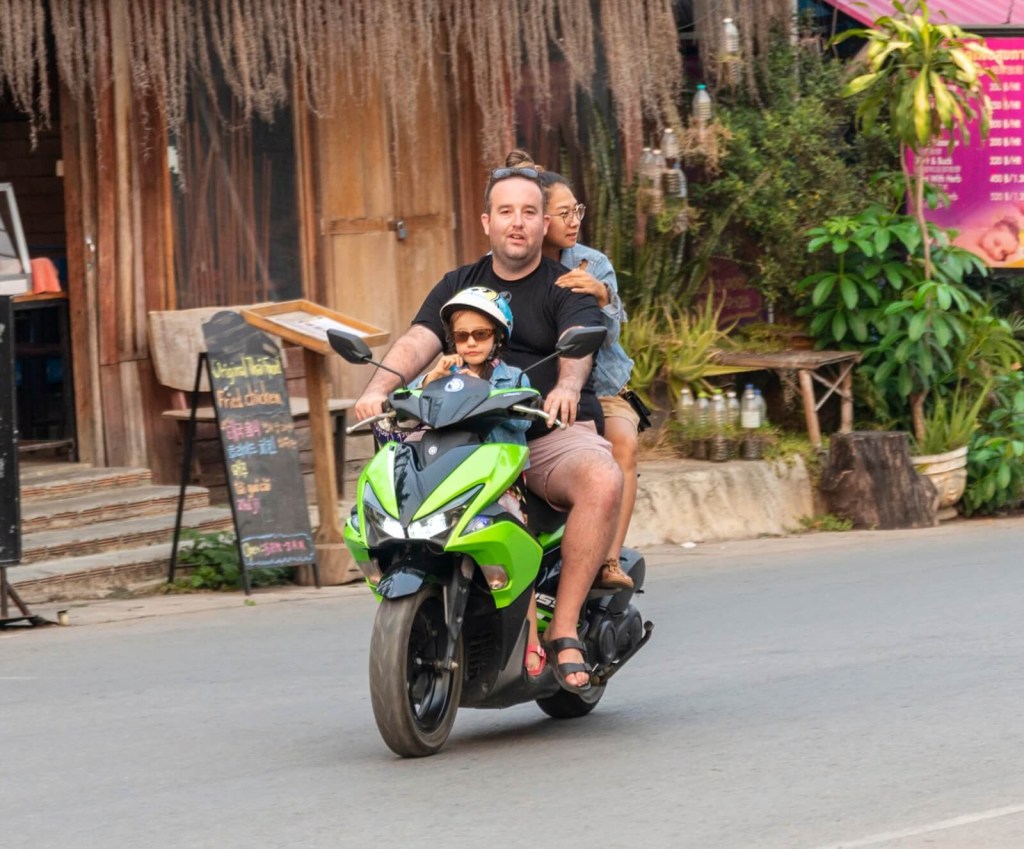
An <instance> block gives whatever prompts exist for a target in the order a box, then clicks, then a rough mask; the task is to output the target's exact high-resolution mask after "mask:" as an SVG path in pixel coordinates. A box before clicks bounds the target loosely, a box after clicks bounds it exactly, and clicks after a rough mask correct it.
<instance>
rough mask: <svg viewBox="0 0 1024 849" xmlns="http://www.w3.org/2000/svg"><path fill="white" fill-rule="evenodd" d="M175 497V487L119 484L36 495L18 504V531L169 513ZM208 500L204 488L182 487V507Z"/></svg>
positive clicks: (175, 504) (174, 508)
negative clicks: (74, 492) (53, 495)
mask: <svg viewBox="0 0 1024 849" xmlns="http://www.w3.org/2000/svg"><path fill="white" fill-rule="evenodd" d="M178 496H179V488H178V487H176V486H121V487H116V488H105V489H99V490H94V491H92V492H89V493H86V494H84V495H73V496H62V497H56V498H45V499H43V498H38V499H35V500H33V501H30V502H28V503H26V504H24V505H22V510H21V532H22V534H32V533H38V532H40V531H52V530H59V529H61V528H72V527H82V526H83V525H91V524H97V523H100V522H121V521H123V520H125V519H132V518H136V517H139V516H153V515H160V514H165V513H172V514H173V513H176V512H177V509H178ZM209 503H210V499H209V493H208V492H207V491H206V490H205V489H202V488H200V487H194V486H191V487H187V488H186V490H185V509H186V510H197V509H199V508H201V507H207V506H209Z"/></svg>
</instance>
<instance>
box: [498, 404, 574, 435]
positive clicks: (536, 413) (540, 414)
mask: <svg viewBox="0 0 1024 849" xmlns="http://www.w3.org/2000/svg"><path fill="white" fill-rule="evenodd" d="M509 409H510V410H515V411H516V412H517V413H522V414H523V415H526V416H533V417H534V418H538V419H544V421H546V422H548V423H549V424H551V423H553V424H554V425H555V427H557V428H559V429H560V430H565V422H562V421H559V420H558V419H556V418H555V417H554V416H552V415H551V414H550V413H545V412H544V411H543V410H540V409H538V408H537V407H524V406H523V405H522V404H513V405H512V406H511V407H509ZM552 420H553V422H552Z"/></svg>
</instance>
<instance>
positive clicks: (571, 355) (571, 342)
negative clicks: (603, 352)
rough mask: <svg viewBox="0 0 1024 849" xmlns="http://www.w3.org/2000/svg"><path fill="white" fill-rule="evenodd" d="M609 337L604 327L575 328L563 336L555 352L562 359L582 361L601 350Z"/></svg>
mask: <svg viewBox="0 0 1024 849" xmlns="http://www.w3.org/2000/svg"><path fill="white" fill-rule="evenodd" d="M607 335H608V330H607V329H606V328H604V327H573V328H571V329H570V330H566V331H565V333H563V334H562V338H561V339H559V340H558V345H557V346H556V347H555V350H556V351H557V352H558V356H560V357H565V358H566V359H569V360H582V359H583V358H584V357H587V356H589V355H590V354H593V353H594V352H595V351H596V350H597V349H598V348H600V347H601V345H602V344H603V343H604V337H605V336H607Z"/></svg>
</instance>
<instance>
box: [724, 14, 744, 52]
mask: <svg viewBox="0 0 1024 849" xmlns="http://www.w3.org/2000/svg"><path fill="white" fill-rule="evenodd" d="M722 23H723V24H724V32H723V36H724V37H723V39H722V47H723V48H724V49H725V50H724V52H725V55H726V56H738V55H739V52H740V31H739V30H738V29H737V28H736V24H735V23H733V20H732V18H726V19H725V20H723V21H722Z"/></svg>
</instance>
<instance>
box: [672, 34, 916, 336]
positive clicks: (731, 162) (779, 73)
mask: <svg viewBox="0 0 1024 849" xmlns="http://www.w3.org/2000/svg"><path fill="white" fill-rule="evenodd" d="M758 72H759V73H762V70H761V67H760V65H759V68H758ZM760 82H761V85H760V86H759V88H760V90H761V91H762V92H763V95H762V97H761V98H759V99H758V100H756V101H755V100H752V99H747V98H746V97H745V96H744V95H742V94H740V93H737V94H733V95H730V94H729V93H726V92H720V93H719V97H718V99H717V101H716V114H717V115H718V120H719V121H721V123H722V124H723V125H724V127H725V128H726V130H727V131H728V133H729V139H728V142H727V145H726V150H725V154H724V156H723V157H722V159H721V168H720V171H719V172H718V173H714V174H711V173H701V174H698V175H696V178H695V179H694V180H693V181H692V182H691V192H690V196H691V202H692V203H693V204H694V205H695V206H696V207H697V209H698V211H699V212H700V215H699V218H698V220H697V222H696V224H695V226H694V227H693V228H692V229H691V232H690V234H689V240H690V254H689V255H688V257H687V264H686V265H685V267H684V269H683V274H684V275H685V278H683V279H682V280H681V281H680V283H681V285H683V286H685V288H681V289H680V300H682V301H683V302H684V303H685V302H686V295H685V293H686V292H697V291H699V289H700V287H701V286H702V285H704V283H705V282H706V280H707V277H708V275H709V273H711V272H712V271H713V270H714V263H715V261H716V260H718V259H720V258H724V259H727V260H728V261H729V262H730V263H734V264H735V265H737V266H739V268H740V269H741V271H742V272H743V273H744V274H746V275H747V276H748V277H749V280H750V284H749V285H751V286H753V287H756V288H757V289H758V290H759V291H760V292H761V293H762V294H763V296H764V297H765V299H766V300H768V301H771V302H772V303H773V304H774V305H775V307H776V310H775V312H776V315H783V314H785V315H790V316H791V315H792V314H793V311H794V310H795V309H796V307H797V306H798V304H799V302H800V300H801V298H800V296H799V293H798V292H797V291H796V289H795V284H796V282H797V281H799V280H801V279H802V278H804V277H806V276H807V275H808V274H810V273H812V272H813V271H815V270H816V267H817V261H816V259H815V258H814V257H812V256H809V255H808V254H807V252H806V251H805V250H804V249H803V242H802V239H801V236H802V234H803V233H805V232H806V231H807V230H808V228H810V227H812V226H814V225H815V224H817V223H820V222H821V221H822V220H823V219H825V218H826V217H828V216H834V215H838V214H852V213H853V212H855V211H856V210H857V209H859V208H861V207H862V206H863V204H864V202H865V200H882V199H883V198H884V197H886V196H887V187H886V186H885V185H884V184H883V183H879V182H877V181H876V182H872V181H870V179H869V178H870V175H871V174H873V173H875V172H880V171H885V170H892V169H895V168H897V148H896V145H895V143H894V142H893V141H891V139H890V137H889V136H888V135H887V134H886V132H885V127H884V125H883V124H879V125H878V126H876V127H875V128H873V129H871V130H865V131H864V132H861V133H858V134H853V133H849V132H847V130H848V128H849V126H850V124H851V123H852V121H853V117H854V109H855V105H854V104H853V103H852V102H851V101H849V100H846V99H845V98H843V97H842V89H843V84H844V81H843V66H842V65H841V64H840V63H839V62H837V61H832V60H831V59H830V57H828V56H821V55H818V54H817V53H816V52H813V51H808V50H804V49H802V48H797V49H794V48H793V46H792V45H791V44H790V43H789V42H788V40H786V39H779V40H778V41H776V42H775V44H774V45H773V48H772V51H771V55H770V58H769V63H768V65H767V72H766V73H763V79H762V80H760Z"/></svg>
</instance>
